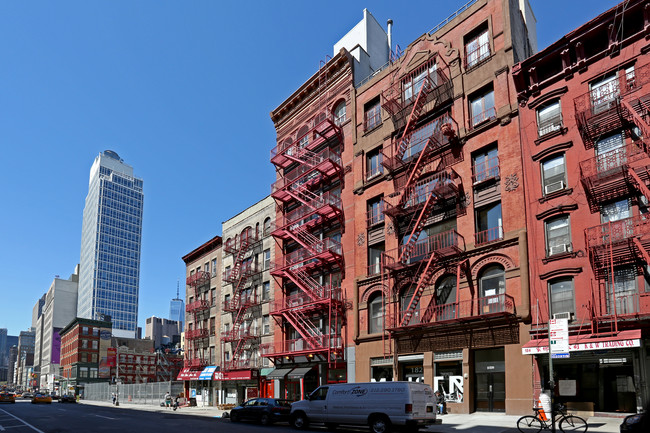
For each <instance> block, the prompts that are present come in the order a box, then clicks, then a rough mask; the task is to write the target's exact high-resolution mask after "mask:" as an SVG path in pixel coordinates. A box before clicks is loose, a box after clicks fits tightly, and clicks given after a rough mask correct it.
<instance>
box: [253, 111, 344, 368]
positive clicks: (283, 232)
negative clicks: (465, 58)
mask: <svg viewBox="0 0 650 433" xmlns="http://www.w3.org/2000/svg"><path fill="white" fill-rule="evenodd" d="M342 143H343V137H342V134H341V129H340V128H339V126H338V125H336V123H335V122H334V120H333V118H332V116H331V115H327V116H321V117H320V118H317V119H316V120H315V121H314V122H313V123H312V125H311V127H310V128H309V130H308V131H307V132H306V134H304V135H303V136H301V137H298V139H297V140H296V141H295V142H293V144H287V143H286V142H285V143H283V144H281V145H278V146H277V147H276V148H275V149H273V150H272V151H271V162H272V163H273V164H275V166H276V168H277V169H278V171H279V172H280V173H284V172H285V170H286V169H287V168H289V167H290V166H292V165H296V167H294V168H293V170H291V171H289V172H288V173H287V174H285V175H283V176H282V177H280V178H279V179H278V180H277V181H276V182H275V183H274V184H273V185H272V188H271V190H272V192H271V195H272V197H273V198H274V199H275V200H276V202H277V203H278V205H279V207H280V208H281V209H282V213H283V215H282V216H281V217H279V218H278V219H277V221H276V223H275V227H274V229H273V231H272V233H271V234H272V236H273V237H275V238H276V239H277V240H279V241H281V242H282V244H283V245H284V248H285V251H286V248H287V247H291V248H292V250H291V251H287V252H286V253H285V254H284V255H283V256H281V257H280V258H278V259H277V260H276V261H275V263H273V264H272V268H271V274H272V275H273V276H274V278H276V279H277V280H278V281H279V283H280V284H281V285H282V287H283V297H282V298H281V299H276V300H275V301H274V302H273V303H272V305H271V309H270V313H271V315H273V316H274V317H275V319H276V321H277V322H278V323H279V324H280V325H281V326H282V329H283V332H284V335H285V338H283V340H282V341H276V342H275V343H271V344H266V345H260V349H261V354H262V356H265V357H269V358H275V359H280V358H285V359H286V358H287V357H289V358H290V359H293V358H294V357H295V356H316V357H317V358H319V359H321V360H325V361H328V362H336V361H339V360H341V359H342V356H343V348H344V344H343V343H344V342H343V340H342V337H341V327H342V326H343V325H344V316H343V299H342V296H341V288H340V286H339V284H338V283H337V284H333V282H332V281H325V282H324V281H322V280H321V279H320V278H317V277H316V276H315V273H316V272H319V273H320V272H321V271H322V270H324V269H326V270H334V269H339V270H341V271H342V270H343V263H342V261H343V259H342V250H341V244H340V242H338V241H336V240H335V239H332V238H321V237H320V236H319V235H316V234H315V233H317V232H318V230H320V229H321V228H323V227H328V226H331V225H332V224H333V223H335V222H338V223H339V224H341V225H342V224H343V211H342V205H341V198H340V193H339V192H338V191H337V190H332V191H325V192H323V187H327V186H329V185H330V184H331V183H332V182H333V180H335V179H337V178H338V180H339V181H340V182H341V183H342V180H343V169H342V164H341V156H340V154H339V151H338V149H339V148H340V146H341V144H342ZM291 283H292V284H293V285H295V287H296V288H297V289H298V290H297V292H296V293H292V294H289V293H287V289H286V287H287V286H288V285H291ZM325 317H326V318H327V325H326V326H325V327H322V326H319V325H318V324H317V323H314V320H312V319H314V318H320V319H321V320H322V319H323V318H325ZM291 329H293V330H294V331H295V333H294V334H295V335H297V336H298V338H291V339H288V338H286V336H288V334H289V332H290V330H291Z"/></svg>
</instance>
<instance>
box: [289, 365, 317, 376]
mask: <svg viewBox="0 0 650 433" xmlns="http://www.w3.org/2000/svg"><path fill="white" fill-rule="evenodd" d="M311 370H312V367H298V368H294V369H293V370H291V373H289V375H288V376H287V378H288V379H302V378H303V377H305V374H307V373H309V372H310V371H311Z"/></svg>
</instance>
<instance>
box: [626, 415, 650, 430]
mask: <svg viewBox="0 0 650 433" xmlns="http://www.w3.org/2000/svg"><path fill="white" fill-rule="evenodd" d="M648 428H650V418H648V411H645V412H642V413H637V414H634V415H629V416H626V417H625V419H624V420H623V424H621V433H632V432H639V433H646V432H648Z"/></svg>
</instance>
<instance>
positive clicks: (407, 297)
mask: <svg viewBox="0 0 650 433" xmlns="http://www.w3.org/2000/svg"><path fill="white" fill-rule="evenodd" d="M415 289H416V285H415V284H411V285H410V286H409V288H408V290H405V291H404V292H403V293H402V296H400V315H399V320H403V319H404V316H405V314H406V313H407V312H408V311H409V304H410V303H411V300H412V299H413V295H414V294H415ZM411 308H412V311H413V314H412V316H411V319H410V320H409V322H408V323H409V325H415V324H417V323H420V300H419V299H418V300H417V301H416V303H415V306H414V307H413V306H412V307H411Z"/></svg>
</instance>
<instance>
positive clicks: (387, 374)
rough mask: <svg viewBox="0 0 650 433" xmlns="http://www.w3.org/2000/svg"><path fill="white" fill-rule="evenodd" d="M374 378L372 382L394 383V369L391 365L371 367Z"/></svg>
mask: <svg viewBox="0 0 650 433" xmlns="http://www.w3.org/2000/svg"><path fill="white" fill-rule="evenodd" d="M371 369H372V372H371V373H372V377H371V379H370V381H371V382H392V381H393V367H392V366H390V365H375V366H373V367H371Z"/></svg>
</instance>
